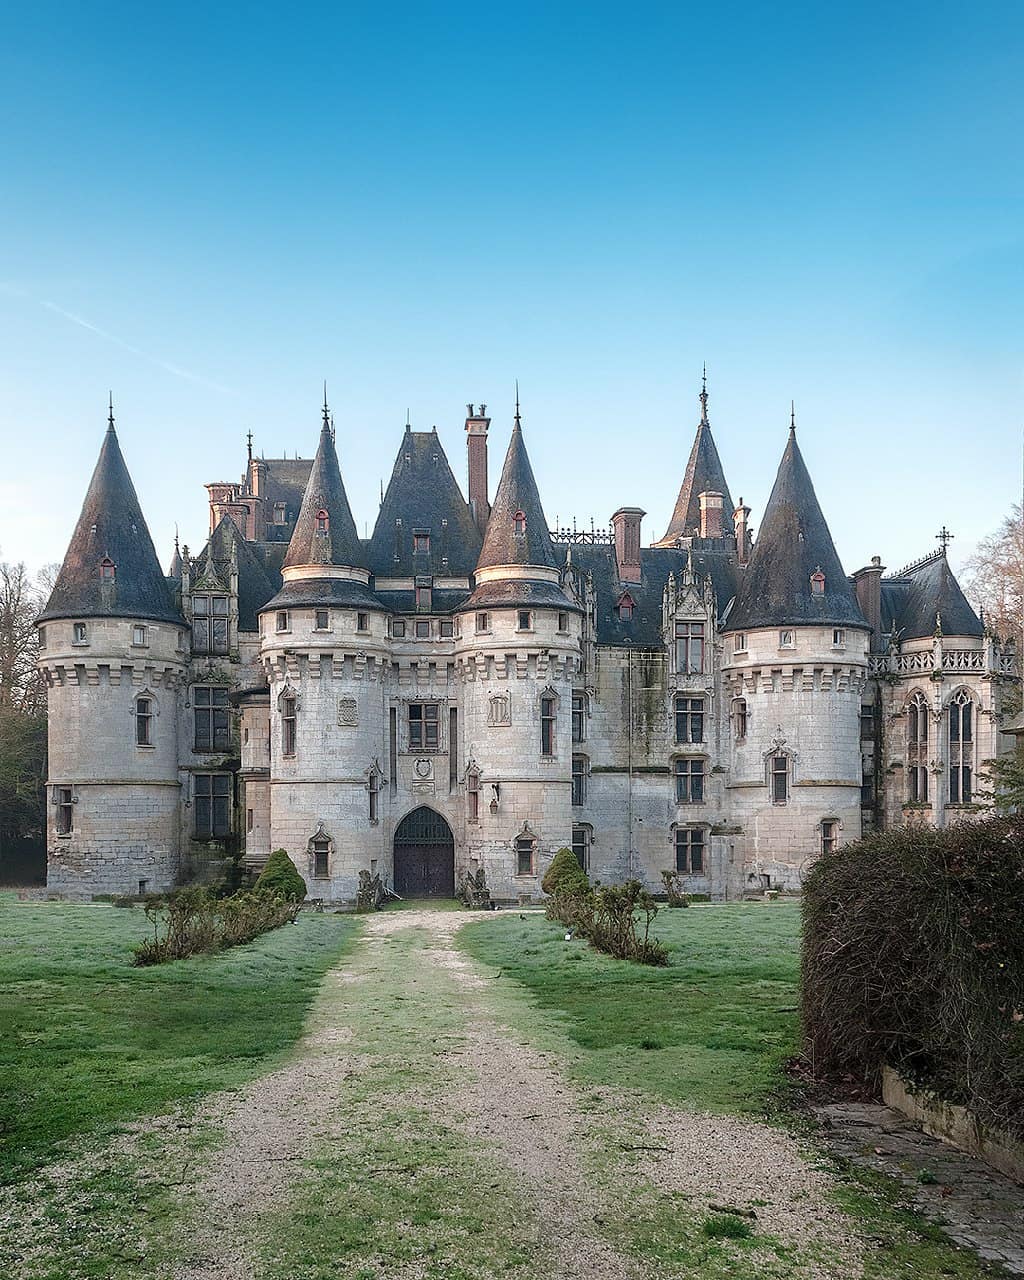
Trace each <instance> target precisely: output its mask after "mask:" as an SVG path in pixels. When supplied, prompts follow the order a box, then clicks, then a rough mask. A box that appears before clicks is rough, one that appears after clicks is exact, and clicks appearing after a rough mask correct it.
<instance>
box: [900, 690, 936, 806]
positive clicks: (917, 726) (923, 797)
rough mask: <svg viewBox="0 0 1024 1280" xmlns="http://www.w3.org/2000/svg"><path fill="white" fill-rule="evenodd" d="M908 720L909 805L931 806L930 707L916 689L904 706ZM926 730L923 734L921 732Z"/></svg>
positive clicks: (923, 695) (921, 693) (922, 694)
mask: <svg viewBox="0 0 1024 1280" xmlns="http://www.w3.org/2000/svg"><path fill="white" fill-rule="evenodd" d="M903 714H904V715H905V716H906V717H907V731H906V743H907V801H906V802H907V804H929V803H930V798H929V790H930V786H931V784H930V782H929V778H928V750H929V745H928V744H929V740H930V734H931V728H930V726H931V718H932V713H931V707H930V706H929V705H928V699H927V697H926V696H925V694H924V692H923V691H922V690H921V689H915V690H914V691H913V693H911V694H910V696H909V697H908V698H907V700H906V702H905V703H904V704H903ZM922 730H923V732H922Z"/></svg>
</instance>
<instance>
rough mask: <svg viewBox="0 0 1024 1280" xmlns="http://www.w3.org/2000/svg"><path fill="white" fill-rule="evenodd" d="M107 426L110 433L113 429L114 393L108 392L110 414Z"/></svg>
mask: <svg viewBox="0 0 1024 1280" xmlns="http://www.w3.org/2000/svg"><path fill="white" fill-rule="evenodd" d="M107 425H108V427H109V428H110V430H111V431H113V429H114V393H113V391H111V392H110V413H109V416H108V417H107Z"/></svg>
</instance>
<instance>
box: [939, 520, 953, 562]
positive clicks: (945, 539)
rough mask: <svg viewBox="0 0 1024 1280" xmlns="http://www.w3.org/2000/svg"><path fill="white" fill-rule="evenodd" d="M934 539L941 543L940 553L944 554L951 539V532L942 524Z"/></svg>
mask: <svg viewBox="0 0 1024 1280" xmlns="http://www.w3.org/2000/svg"><path fill="white" fill-rule="evenodd" d="M935 540H936V542H939V543H941V544H942V554H943V555H945V554H946V549H947V548H948V546H949V544H950V543H951V542H952V541H953V534H951V533H950V531H949V530H948V529H947V528H946V526H945V525H943V526H942V528H941V529H940V530H939V532H938V533H937V534H936V535H935Z"/></svg>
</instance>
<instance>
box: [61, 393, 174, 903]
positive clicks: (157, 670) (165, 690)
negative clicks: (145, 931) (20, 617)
mask: <svg viewBox="0 0 1024 1280" xmlns="http://www.w3.org/2000/svg"><path fill="white" fill-rule="evenodd" d="M38 621H39V642H40V658H39V665H40V669H41V670H42V672H43V675H44V677H45V679H46V683H47V701H48V709H49V726H50V727H49V778H48V782H47V791H48V796H47V799H48V803H47V823H46V843H47V887H48V888H49V889H51V890H53V891H55V892H57V893H61V894H65V895H67V896H69V897H87V896H90V895H93V894H106V893H132V894H135V893H146V892H159V891H163V890H166V889H170V888H172V887H173V885H174V883H175V881H176V879H177V875H178V865H179V816H178V815H179V800H180V784H179V778H178V732H177V719H178V717H177V697H178V693H177V691H178V686H179V683H180V680H181V676H182V674H183V671H184V668H185V660H186V646H185V626H186V624H185V621H184V619H183V618H182V617H181V614H180V612H179V610H178V608H177V607H176V605H175V603H174V601H173V600H172V598H171V593H170V590H169V588H168V584H167V580H166V578H165V577H164V575H163V573H162V572H161V569H160V565H159V563H158V561H157V558H156V552H155V550H154V549H153V542H152V539H151V538H150V536H149V530H148V529H147V528H146V522H145V519H144V518H143V515H142V509H141V507H140V506H139V500H138V497H137V496H136V493H135V487H134V485H133V484H132V481H131V477H130V476H129V474H128V469H127V467H126V466H125V463H124V458H123V457H122V455H121V449H120V447H119V445H118V441H117V434H116V432H115V431H114V414H113V409H112V408H111V412H110V419H109V426H108V428H107V434H106V438H105V439H104V441H103V447H102V448H101V450H100V456H99V460H98V461H97V463H96V469H95V471H94V472H93V476H92V480H91V481H90V483H89V490H88V492H87V494H86V497H85V502H84V503H83V506H82V513H81V515H80V516H79V518H78V524H77V525H76V527H75V531H74V534H73V536H72V539H71V544H70V546H69V548H68V552H67V555H66V556H65V558H64V563H63V564H62V566H61V569H60V572H59V574H58V575H57V581H56V584H55V586H54V589H53V593H52V595H51V596H50V599H49V601H48V603H47V605H46V608H45V609H44V610H43V612H42V613H41V614H40V615H39V619H38Z"/></svg>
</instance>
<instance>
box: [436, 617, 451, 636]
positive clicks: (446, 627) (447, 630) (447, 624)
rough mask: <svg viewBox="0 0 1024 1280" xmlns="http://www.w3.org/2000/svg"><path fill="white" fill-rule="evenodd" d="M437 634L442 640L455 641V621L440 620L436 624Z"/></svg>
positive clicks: (449, 619) (448, 619)
mask: <svg viewBox="0 0 1024 1280" xmlns="http://www.w3.org/2000/svg"><path fill="white" fill-rule="evenodd" d="M438 634H439V635H440V637H441V639H442V640H454V639H455V619H454V618H442V619H441V620H440V622H439V624H438Z"/></svg>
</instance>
